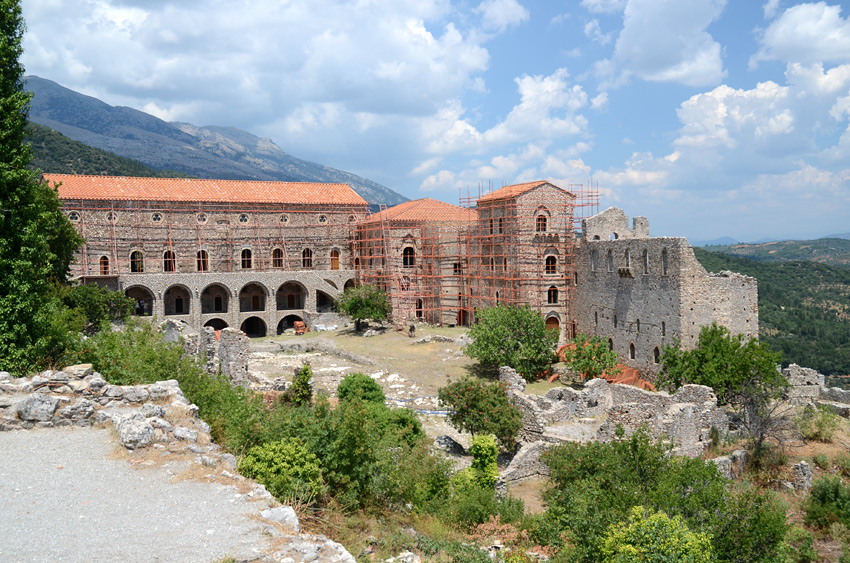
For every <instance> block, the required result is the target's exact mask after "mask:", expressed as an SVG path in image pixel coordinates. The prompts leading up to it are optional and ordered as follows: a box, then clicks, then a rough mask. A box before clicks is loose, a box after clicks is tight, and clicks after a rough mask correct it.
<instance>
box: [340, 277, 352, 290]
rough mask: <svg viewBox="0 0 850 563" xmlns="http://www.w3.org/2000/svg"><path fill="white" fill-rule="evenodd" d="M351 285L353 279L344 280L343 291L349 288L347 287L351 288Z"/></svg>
mask: <svg viewBox="0 0 850 563" xmlns="http://www.w3.org/2000/svg"><path fill="white" fill-rule="evenodd" d="M352 287H354V280H353V279H351V280H348V281H347V282H345V285H344V286H342V290H343V291H345V290H346V289H349V288H352Z"/></svg>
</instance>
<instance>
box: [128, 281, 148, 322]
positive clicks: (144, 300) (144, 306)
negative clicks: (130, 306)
mask: <svg viewBox="0 0 850 563" xmlns="http://www.w3.org/2000/svg"><path fill="white" fill-rule="evenodd" d="M124 295H126V296H127V297H129V298H130V299H133V300H135V301H136V309H135V310H134V311H133V314H134V315H136V316H139V317H149V316H151V315H152V314H153V293H152V292H151V290H149V289H148V288H146V287H142V286H140V285H136V286H133V287H129V288H127V290H126V291H125V292H124Z"/></svg>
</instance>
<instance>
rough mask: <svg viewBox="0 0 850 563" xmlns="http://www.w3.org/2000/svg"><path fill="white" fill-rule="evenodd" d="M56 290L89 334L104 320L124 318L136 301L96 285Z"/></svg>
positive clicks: (131, 310) (65, 287)
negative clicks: (78, 317)
mask: <svg viewBox="0 0 850 563" xmlns="http://www.w3.org/2000/svg"><path fill="white" fill-rule="evenodd" d="M57 291H58V292H59V295H60V297H61V298H62V302H63V303H64V304H65V306H66V307H68V308H70V309H71V310H73V311H74V312H75V313H76V314H78V315H79V316H80V319H81V320H82V323H83V327H82V330H83V332H85V333H86V334H89V335H90V334H94V333H95V332H97V331H99V330H100V329H101V327H102V326H103V324H104V323H106V322H109V321H115V320H124V319H126V318H127V317H129V316H130V315H132V314H133V310H134V309H135V306H136V302H135V301H134V300H133V299H130V298H129V297H126V296H125V295H124V293H123V292H121V291H110V290H108V289H106V288H101V287H98V286H96V285H90V284H82V285H74V286H60V287H59V288H58V289H57Z"/></svg>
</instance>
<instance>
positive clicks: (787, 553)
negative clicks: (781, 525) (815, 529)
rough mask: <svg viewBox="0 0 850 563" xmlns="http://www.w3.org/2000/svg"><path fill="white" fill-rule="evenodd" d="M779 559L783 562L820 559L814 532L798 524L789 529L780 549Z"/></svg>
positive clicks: (792, 562) (804, 561) (808, 561)
mask: <svg viewBox="0 0 850 563" xmlns="http://www.w3.org/2000/svg"><path fill="white" fill-rule="evenodd" d="M779 561H780V562H781V563H812V562H814V561H820V555H819V554H818V552H817V551H815V539H814V538H813V537H812V534H811V533H810V532H809V531H808V530H805V529H803V528H800V527H798V526H794V527H792V528H791V529H789V530H788V534H787V536H786V537H785V540H784V541H783V542H782V547H781V548H780V550H779Z"/></svg>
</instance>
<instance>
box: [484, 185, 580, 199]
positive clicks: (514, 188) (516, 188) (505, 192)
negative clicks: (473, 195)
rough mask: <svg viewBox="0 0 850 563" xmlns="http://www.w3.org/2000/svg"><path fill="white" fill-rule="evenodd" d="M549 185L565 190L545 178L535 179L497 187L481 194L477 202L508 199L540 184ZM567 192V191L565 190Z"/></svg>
mask: <svg viewBox="0 0 850 563" xmlns="http://www.w3.org/2000/svg"><path fill="white" fill-rule="evenodd" d="M545 185H549V186H552V187H553V188H558V189H559V190H562V191H565V192H566V190H564V189H563V188H559V187H558V186H556V185H555V184H552V183H549V182H547V181H546V180H537V181H534V182H525V183H523V184H512V185H510V186H505V187H503V188H499V189H498V190H496V191H495V192H490V193H489V194H484V195H483V196H481V197H479V198H478V203H479V204H480V203H487V202H488V201H497V200H500V199H510V198H514V197H517V196H519V195H522V194H524V193H526V192H530V191H531V190H533V189H535V188H539V187H540V186H545ZM567 193H569V192H567Z"/></svg>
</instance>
